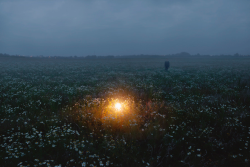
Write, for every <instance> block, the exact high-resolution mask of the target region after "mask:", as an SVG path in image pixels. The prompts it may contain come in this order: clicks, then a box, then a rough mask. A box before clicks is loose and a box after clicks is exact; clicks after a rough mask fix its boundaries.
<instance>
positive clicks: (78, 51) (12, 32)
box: [0, 0, 250, 56]
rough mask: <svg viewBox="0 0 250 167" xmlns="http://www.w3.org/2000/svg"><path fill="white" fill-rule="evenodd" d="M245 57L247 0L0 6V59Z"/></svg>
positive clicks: (249, 45)
mask: <svg viewBox="0 0 250 167" xmlns="http://www.w3.org/2000/svg"><path fill="white" fill-rule="evenodd" d="M182 51H186V52H189V53H191V54H197V53H200V54H212V55H214V54H234V53H240V54H250V1H249V0H11V1H10V0H0V53H8V54H20V55H45V56H46V55H47V56H54V55H60V56H73V55H77V56H85V55H90V54H91V55H93V54H95V55H128V54H130V55H131V54H161V55H162V54H172V53H179V52H182Z"/></svg>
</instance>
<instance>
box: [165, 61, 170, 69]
mask: <svg viewBox="0 0 250 167" xmlns="http://www.w3.org/2000/svg"><path fill="white" fill-rule="evenodd" d="M169 66H170V63H169V61H165V70H166V71H167V70H168V68H169Z"/></svg>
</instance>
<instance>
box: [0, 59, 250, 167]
mask: <svg viewBox="0 0 250 167" xmlns="http://www.w3.org/2000/svg"><path fill="white" fill-rule="evenodd" d="M33 61H34V60H32V61H31V62H29V60H25V61H23V60H22V62H19V61H17V62H15V63H16V64H17V65H16V64H15V66H14V65H11V64H9V65H6V68H4V66H5V65H3V64H2V65H1V66H2V69H1V70H2V71H1V78H0V79H1V82H0V84H1V97H0V99H1V101H0V102H1V106H0V107H1V113H0V116H1V122H0V131H1V133H0V134H1V135H0V144H1V145H0V146H1V147H0V156H1V157H2V158H1V160H0V164H1V165H2V166H192V165H194V166H229V165H230V166H231V165H238V166H239V165H240V166H248V165H249V163H248V161H249V160H250V156H249V155H250V154H249V136H250V123H249V121H250V118H249V110H250V108H249V106H250V105H249V104H250V101H249V100H250V94H249V91H250V90H249V86H250V81H249V72H250V71H249V68H248V67H247V66H244V65H241V66H240V67H238V66H236V65H235V66H232V65H230V66H226V64H225V67H223V68H221V67H214V68H211V66H204V67H202V68H201V67H200V66H198V65H194V66H192V67H186V66H185V65H182V66H176V67H174V68H172V69H170V70H169V72H168V73H166V72H165V71H164V69H163V67H162V64H161V62H162V60H161V59H154V60H151V61H150V63H147V62H146V63H145V61H144V60H136V62H135V60H128V62H127V64H124V63H120V60H110V61H107V62H105V61H88V62H86V61H85V60H81V62H79V61H72V62H68V61H63V60H61V61H60V60H53V61H46V62H39V61H37V62H36V64H35V65H33V64H34V62H33ZM173 61H174V60H173ZM201 61H202V60H201ZM245 61H246V60H244V61H242V64H244V63H243V62H245ZM142 62H143V64H144V65H141V64H142ZM185 62H186V61H185ZM194 62H196V60H195V59H194V60H189V62H188V63H191V64H192V63H194ZM207 62H210V63H212V64H216V63H215V62H214V59H211V60H207ZM207 62H206V63H207ZM91 63H92V64H91ZM138 64H139V65H138ZM158 64H159V65H158ZM227 65H228V63H227ZM238 65H240V61H239V64H238ZM128 66H129V67H128ZM17 67H18V68H17ZM236 69H237V70H236ZM117 103H119V104H120V106H119V108H116V104H117ZM1 165H0V166H1Z"/></svg>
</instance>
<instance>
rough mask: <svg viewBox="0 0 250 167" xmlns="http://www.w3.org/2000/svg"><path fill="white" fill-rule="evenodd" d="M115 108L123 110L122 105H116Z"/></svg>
mask: <svg viewBox="0 0 250 167" xmlns="http://www.w3.org/2000/svg"><path fill="white" fill-rule="evenodd" d="M115 108H116V109H117V110H119V111H120V110H121V108H122V105H121V104H120V103H116V104H115Z"/></svg>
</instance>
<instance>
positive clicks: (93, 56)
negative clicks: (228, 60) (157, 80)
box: [0, 52, 250, 59]
mask: <svg viewBox="0 0 250 167" xmlns="http://www.w3.org/2000/svg"><path fill="white" fill-rule="evenodd" d="M171 56H175V57H189V56H235V57H243V56H250V55H240V54H238V53H236V54H233V55H223V54H221V55H200V54H195V55H191V54H189V53H188V52H181V53H176V54H168V55H145V54H140V55H116V56H115V55H107V56H97V55H88V56H76V55H75V56H43V55H39V56H27V55H26V56H23V55H9V54H6V53H0V57H12V58H84V59H113V58H162V57H171Z"/></svg>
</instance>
